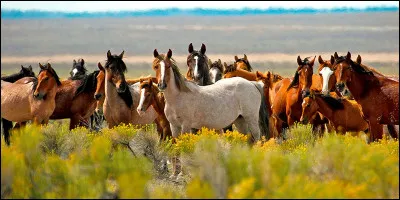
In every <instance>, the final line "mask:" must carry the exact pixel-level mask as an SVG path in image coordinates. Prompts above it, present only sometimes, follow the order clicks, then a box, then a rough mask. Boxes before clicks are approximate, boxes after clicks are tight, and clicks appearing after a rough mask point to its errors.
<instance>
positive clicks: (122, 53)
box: [119, 50, 125, 59]
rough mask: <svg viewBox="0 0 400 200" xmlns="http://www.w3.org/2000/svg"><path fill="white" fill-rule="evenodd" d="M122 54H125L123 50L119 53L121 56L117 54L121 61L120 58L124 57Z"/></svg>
mask: <svg viewBox="0 0 400 200" xmlns="http://www.w3.org/2000/svg"><path fill="white" fill-rule="evenodd" d="M124 53H125V50H122V53H121V54H119V58H121V59H122V57H124Z"/></svg>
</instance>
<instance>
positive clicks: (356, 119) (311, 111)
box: [300, 90, 368, 134]
mask: <svg viewBox="0 0 400 200" xmlns="http://www.w3.org/2000/svg"><path fill="white" fill-rule="evenodd" d="M333 94H335V93H333ZM302 107H303V113H302V115H301V118H300V121H301V122H303V123H307V121H308V119H310V118H312V116H314V115H315V114H316V113H317V112H320V113H321V114H322V115H324V116H325V117H326V118H328V120H329V122H330V123H331V125H333V128H334V129H335V130H336V132H340V133H342V134H344V133H346V132H347V131H350V132H359V131H364V132H368V123H367V122H366V121H365V120H364V118H363V116H362V115H363V114H362V111H361V107H360V106H359V105H358V103H357V102H356V101H354V100H347V99H336V98H335V97H332V96H327V95H323V94H321V93H315V92H314V91H313V90H311V92H310V93H309V94H308V95H306V97H304V99H303V103H302Z"/></svg>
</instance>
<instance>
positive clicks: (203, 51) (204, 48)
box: [200, 43, 206, 54]
mask: <svg viewBox="0 0 400 200" xmlns="http://www.w3.org/2000/svg"><path fill="white" fill-rule="evenodd" d="M200 52H201V54H205V53H206V45H204V44H203V43H201V49H200Z"/></svg>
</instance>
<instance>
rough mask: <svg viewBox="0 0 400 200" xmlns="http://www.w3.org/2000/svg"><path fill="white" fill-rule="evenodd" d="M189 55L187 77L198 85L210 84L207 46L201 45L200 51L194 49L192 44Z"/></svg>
mask: <svg viewBox="0 0 400 200" xmlns="http://www.w3.org/2000/svg"><path fill="white" fill-rule="evenodd" d="M188 51H189V55H188V56H187V61H186V62H187V66H188V72H187V77H188V78H189V79H192V80H194V81H195V82H196V83H197V84H198V85H207V84H208V83H209V65H208V58H207V56H206V55H205V53H206V45H204V44H201V48H200V51H196V50H194V49H193V45H192V43H190V44H189V48H188Z"/></svg>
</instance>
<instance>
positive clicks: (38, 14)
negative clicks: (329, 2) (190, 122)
mask: <svg viewBox="0 0 400 200" xmlns="http://www.w3.org/2000/svg"><path fill="white" fill-rule="evenodd" d="M398 11H399V7H396V6H391V7H382V6H381V7H377V6H375V7H367V8H347V7H342V8H331V9H315V8H296V9H290V8H268V9H253V8H241V9H203V8H194V9H179V8H168V9H150V10H144V11H105V12H58V11H57V12H55V11H41V10H27V11H21V10H14V9H13V10H11V9H1V18H2V19H31V18H36V19H37V18H99V17H140V16H146V17H149V16H183V15H185V16H244V15H276V14H314V13H357V12H398Z"/></svg>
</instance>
